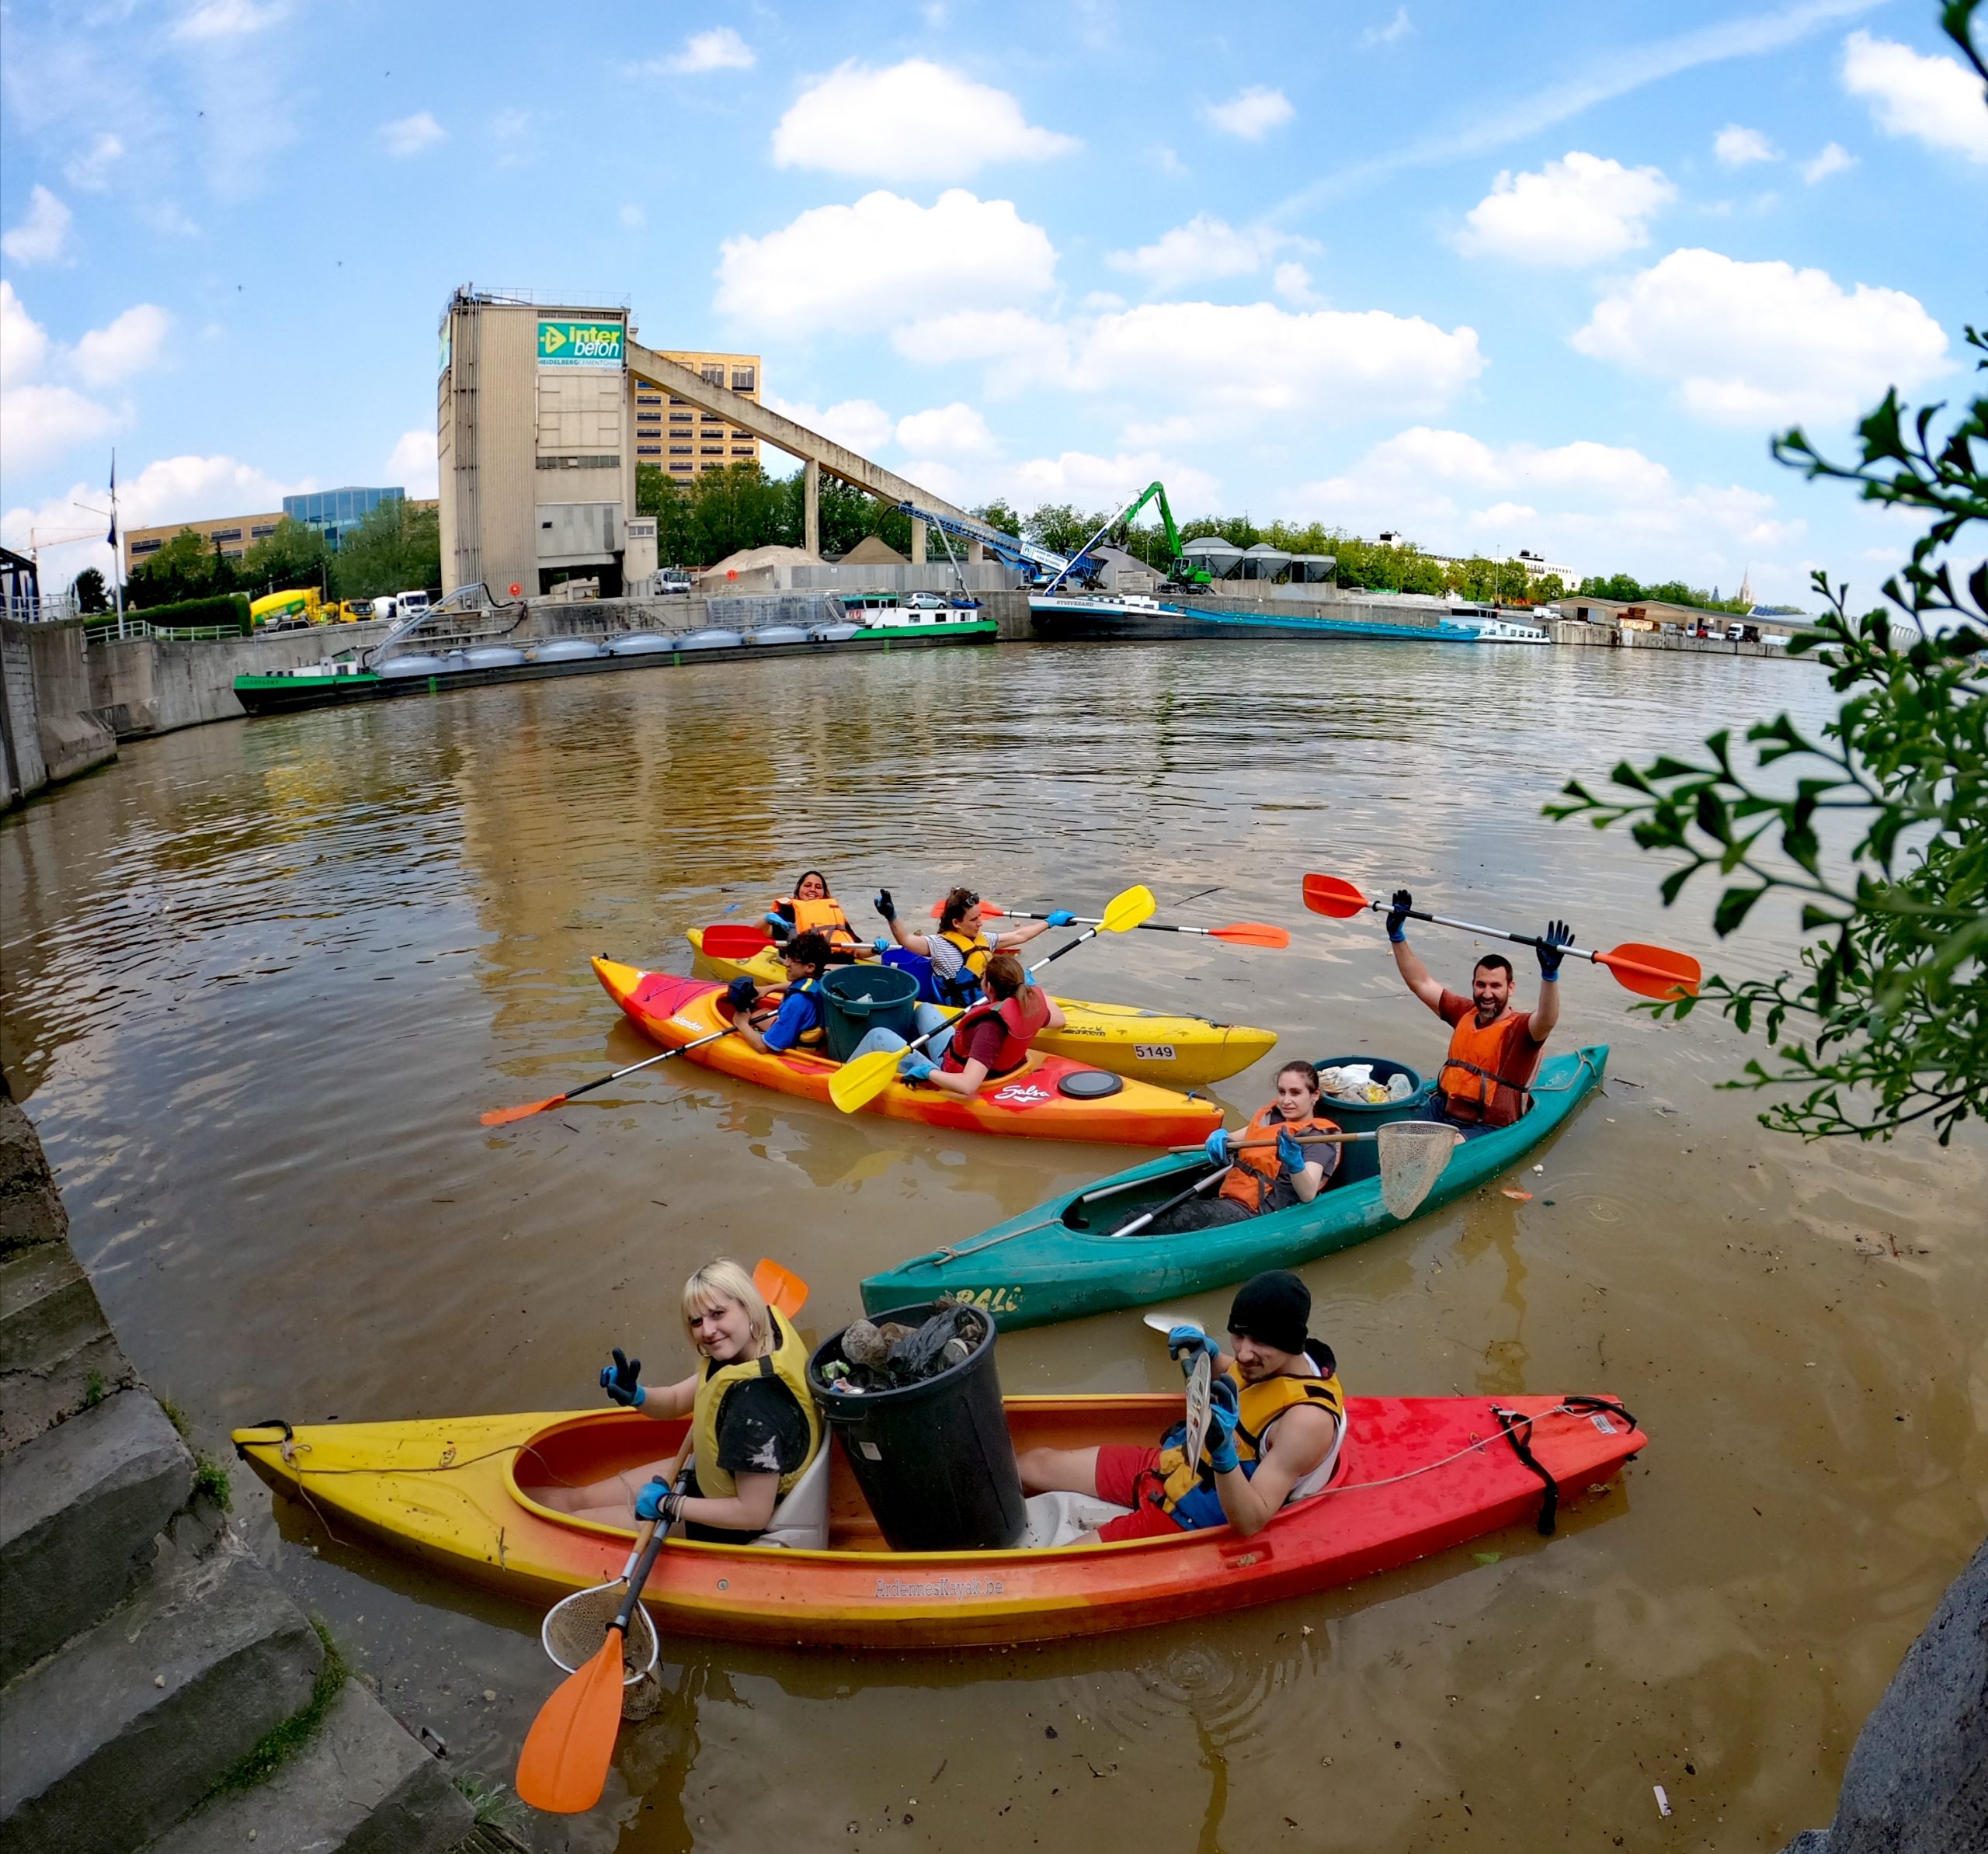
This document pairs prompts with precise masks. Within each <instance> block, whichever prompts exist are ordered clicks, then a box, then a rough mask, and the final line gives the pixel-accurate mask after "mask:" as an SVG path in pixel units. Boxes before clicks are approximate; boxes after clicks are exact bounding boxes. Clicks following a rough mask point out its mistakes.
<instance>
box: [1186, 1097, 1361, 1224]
mask: <svg viewBox="0 0 1988 1854" xmlns="http://www.w3.org/2000/svg"><path fill="white" fill-rule="evenodd" d="M1338 1131H1339V1127H1338V1126H1337V1124H1336V1123H1335V1122H1333V1121H1331V1120H1326V1119H1325V1118H1324V1117H1323V1116H1322V1115H1321V1114H1320V1113H1319V1071H1317V1070H1316V1069H1315V1068H1313V1067H1312V1064H1310V1063H1309V1062H1287V1063H1286V1064H1284V1067H1283V1068H1281V1069H1279V1070H1278V1071H1277V1099H1275V1100H1274V1101H1273V1102H1271V1103H1270V1106H1267V1107H1266V1108H1264V1109H1263V1111H1262V1112H1261V1113H1259V1114H1257V1115H1256V1117H1255V1119H1253V1120H1251V1121H1250V1123H1249V1125H1248V1126H1247V1127H1244V1128H1243V1130H1242V1131H1241V1132H1240V1133H1224V1132H1222V1131H1220V1130H1217V1131H1215V1132H1214V1133H1211V1134H1209V1135H1208V1157H1209V1158H1211V1160H1212V1161H1214V1162H1215V1164H1216V1165H1226V1166H1228V1167H1229V1172H1228V1173H1227V1175H1225V1177H1224V1178H1223V1179H1222V1189H1220V1190H1219V1191H1218V1192H1216V1193H1213V1194H1212V1195H1211V1196H1205V1197H1190V1198H1189V1199H1188V1200H1187V1202H1186V1203H1182V1204H1176V1205H1175V1206H1173V1209H1172V1210H1169V1211H1167V1212H1166V1214H1165V1215H1163V1216H1162V1217H1156V1218H1155V1219H1154V1220H1153V1221H1152V1224H1150V1225H1149V1228H1151V1229H1152V1231H1155V1232H1156V1233H1158V1234H1164V1235H1176V1234H1179V1233H1180V1231H1183V1230H1208V1229H1213V1228H1214V1227H1215V1226H1216V1225H1217V1224H1225V1223H1242V1222H1244V1221H1246V1220H1247V1219H1249V1217H1260V1216H1261V1215H1262V1214H1263V1213H1264V1212H1265V1211H1267V1210H1289V1209H1290V1208H1291V1206H1292V1205H1293V1204H1309V1203H1310V1202H1311V1201H1312V1199H1313V1198H1315V1197H1316V1196H1318V1195H1319V1193H1320V1192H1321V1191H1322V1190H1323V1189H1325V1188H1326V1181H1327V1180H1328V1179H1329V1178H1331V1176H1332V1175H1333V1172H1334V1171H1335V1170H1336V1168H1338V1165H1339V1148H1338V1147H1336V1146H1301V1145H1300V1144H1298V1136H1299V1135H1300V1134H1307V1133H1336V1132H1338Z"/></svg>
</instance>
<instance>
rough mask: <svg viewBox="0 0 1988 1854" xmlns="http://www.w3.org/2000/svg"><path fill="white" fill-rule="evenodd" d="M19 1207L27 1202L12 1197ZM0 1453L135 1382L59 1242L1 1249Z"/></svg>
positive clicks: (74, 1262)
mask: <svg viewBox="0 0 1988 1854" xmlns="http://www.w3.org/2000/svg"><path fill="white" fill-rule="evenodd" d="M29 1202H30V1200H26V1199H22V1198H16V1199H15V1200H12V1204H13V1207H14V1208H15V1209H16V1210H20V1209H21V1208H22V1207H23V1204H26V1203H29ZM0 1258H3V1259H0V1450H7V1449H16V1448H19V1446H21V1444H22V1443H26V1442H31V1441H33V1439H34V1438H35V1437H36V1436H39V1435H40V1434H41V1432H43V1430H44V1429H48V1428H50V1426H51V1425H54V1424H55V1423H58V1422H61V1420H62V1419H63V1418H64V1417H65V1416H73V1415H75V1414H76V1412H77V1411H79V1410H82V1409H85V1408H88V1406H89V1401H90V1399H91V1397H92V1396H93V1395H94V1396H97V1397H103V1396H105V1395H106V1394H108V1393H109V1392H111V1391H113V1390H123V1388H124V1387H126V1386H127V1385H128V1384H131V1383H133V1382H134V1376H133V1373H132V1370H131V1367H130V1363H129V1362H128V1361H127V1359H126V1358H125V1356H124V1354H123V1350H122V1349H120V1346H119V1345H118V1343H117V1341H116V1338H115V1337H114V1336H113V1335H112V1333H111V1330H110V1327H109V1323H108V1322H107V1321H106V1320H105V1318H104V1317H103V1308H102V1307H99V1305H98V1304H97V1298H96V1290H95V1289H94V1288H92V1286H90V1283H89V1276H87V1275H85V1273H84V1272H83V1271H82V1267H81V1266H80V1265H79V1264H78V1262H77V1260H76V1258H75V1256H74V1255H71V1253H70V1252H69V1245H68V1244H67V1243H66V1242H44V1243H41V1244H40V1245H36V1246H34V1247H32V1248H19V1249H15V1250H13V1251H12V1252H5V1251H4V1250H0Z"/></svg>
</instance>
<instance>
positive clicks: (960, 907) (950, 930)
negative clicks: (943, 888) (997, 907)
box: [876, 888, 1076, 1010]
mask: <svg viewBox="0 0 1988 1854" xmlns="http://www.w3.org/2000/svg"><path fill="white" fill-rule="evenodd" d="M877 911H878V913H879V914H881V915H882V916H883V917H884V922H885V925H887V926H888V928H889V929H890V930H891V936H890V937H891V939H892V940H895V942H896V943H897V946H898V952H899V953H900V954H902V955H908V956H909V957H898V958H892V957H891V950H890V946H889V944H888V942H886V941H885V939H883V938H882V937H881V936H878V940H877V943H876V945H877V950H878V952H879V953H883V954H884V955H885V958H886V960H887V961H888V963H890V964H891V965H895V966H901V967H902V968H903V969H904V970H906V971H908V972H910V973H911V974H912V975H913V976H914V977H916V979H917V980H918V988H919V997H921V998H925V999H927V1000H928V1001H929V1002H932V1003H934V1004H942V1005H951V1006H952V1008H953V1009H955V1010H958V1009H959V1008H960V1007H961V1005H972V1004H974V1003H975V1002H977V1001H978V998H979V996H980V976H981V974H982V973H983V972H985V970H987V962H988V961H989V960H990V959H992V957H994V955H995V953H997V952H1009V953H1012V952H1013V951H1014V950H1015V949H1016V948H1017V946H1026V945H1027V943H1029V942H1030V940H1032V939H1034V938H1035V936H1037V934H1039V933H1045V932H1048V930H1049V929H1051V927H1068V926H1069V925H1071V924H1072V922H1074V921H1075V920H1076V915H1073V914H1072V913H1071V911H1069V909H1068V908H1057V909H1055V910H1054V911H1052V912H1051V913H1050V914H1048V915H1045V916H1044V918H1042V919H1041V920H1039V921H1021V922H1017V924H1016V925H1014V926H1013V927H1004V928H1003V929H1002V930H1001V931H1000V932H999V933H989V932H988V931H987V930H986V928H985V925H983V923H982V910H981V904H980V897H979V896H978V894H975V892H974V891H972V890H971V889H970V888H955V889H952V890H950V891H948V892H947V896H946V898H945V900H944V901H942V902H941V903H940V905H939V926H938V930H937V932H933V933H913V932H912V931H911V929H909V928H908V927H906V926H905V924H904V923H903V922H902V921H900V920H899V919H898V910H897V904H896V903H895V901H892V900H891V891H889V890H888V888H887V889H885V890H884V891H882V892H881V894H878V897H877Z"/></svg>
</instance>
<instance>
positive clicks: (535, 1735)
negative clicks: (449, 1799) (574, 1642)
mask: <svg viewBox="0 0 1988 1854" xmlns="http://www.w3.org/2000/svg"><path fill="white" fill-rule="evenodd" d="M621 1647H622V1638H621V1631H620V1630H619V1629H610V1630H608V1631H607V1639H606V1640H605V1641H604V1642H603V1643H602V1644H601V1647H600V1653H599V1654H596V1655H595V1657H594V1658H593V1660H591V1661H589V1662H588V1663H587V1664H586V1666H585V1667H583V1668H581V1669H580V1671H579V1672H578V1673H577V1674H568V1675H567V1676H566V1678H565V1679H564V1680H563V1681H561V1682H560V1683H559V1686H558V1690H557V1691H556V1692H555V1693H554V1694H553V1696H552V1697H551V1699H548V1700H547V1701H546V1703H544V1706H540V1708H539V1713H538V1717H537V1718H536V1719H534V1720H532V1722H531V1730H530V1731H529V1732H527V1734H525V1743H524V1749H523V1751H521V1752H519V1754H518V1778H517V1790H518V1794H519V1795H520V1796H521V1797H523V1799H524V1800H526V1801H527V1802H528V1803H529V1804H531V1806H532V1807H533V1808H534V1809H543V1810H544V1811H547V1814H553V1815H579V1814H582V1813H583V1812H584V1811H586V1810H589V1809H591V1808H592V1807H593V1806H594V1804H596V1803H597V1802H599V1801H600V1793H601V1791H602V1790H604V1789H606V1786H607V1766H608V1765H609V1764H610V1762H612V1761H613V1756H614V1739H615V1735H616V1734H617V1733H618V1732H619V1731H620V1729H621Z"/></svg>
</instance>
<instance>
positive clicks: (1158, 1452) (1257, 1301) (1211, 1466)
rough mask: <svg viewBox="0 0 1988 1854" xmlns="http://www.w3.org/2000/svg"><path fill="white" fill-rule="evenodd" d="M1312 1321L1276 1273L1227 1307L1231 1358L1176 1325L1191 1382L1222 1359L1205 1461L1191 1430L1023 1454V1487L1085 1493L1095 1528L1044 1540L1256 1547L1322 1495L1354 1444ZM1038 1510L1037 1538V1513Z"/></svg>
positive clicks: (1308, 1296) (1286, 1277) (1292, 1279)
mask: <svg viewBox="0 0 1988 1854" xmlns="http://www.w3.org/2000/svg"><path fill="white" fill-rule="evenodd" d="M1311 1314H1312V1293H1311V1290H1310V1289H1309V1288H1308V1287H1306V1286H1305V1283H1303V1282H1302V1281H1301V1280H1299V1279H1298V1277H1297V1276H1295V1275H1294V1274H1291V1272H1288V1270H1286V1269H1271V1270H1270V1271H1269V1272H1267V1273H1265V1274H1261V1275H1258V1276H1256V1277H1255V1279H1253V1280H1249V1281H1246V1282H1244V1283H1243V1285H1242V1286H1241V1287H1239V1289H1237V1290H1236V1299H1235V1302H1234V1304H1232V1306H1231V1307H1230V1308H1229V1337H1230V1338H1231V1339H1232V1341H1233V1349H1232V1350H1231V1351H1229V1352H1224V1351H1222V1350H1220V1349H1218V1347H1217V1346H1216V1345H1215V1342H1213V1341H1212V1340H1211V1339H1210V1338H1209V1337H1208V1335H1207V1334H1206V1333H1204V1332H1203V1331H1201V1328H1199V1327H1198V1326H1190V1325H1180V1326H1176V1327H1175V1328H1173V1331H1171V1332H1170V1333H1169V1334H1168V1335H1166V1345H1167V1349H1168V1350H1169V1351H1170V1352H1172V1353H1173V1356H1174V1357H1175V1358H1176V1359H1178V1360H1179V1361H1180V1368H1181V1370H1183V1372H1186V1373H1192V1371H1193V1370H1194V1361H1195V1360H1196V1359H1197V1358H1198V1357H1199V1356H1201V1353H1203V1352H1209V1353H1211V1354H1212V1355H1213V1363H1214V1366H1215V1376H1214V1379H1213V1383H1212V1391H1213V1394H1212V1396H1211V1399H1210V1402H1209V1414H1208V1434H1207V1436H1206V1438H1205V1439H1204V1443H1203V1444H1202V1450H1201V1461H1200V1462H1199V1463H1190V1462H1189V1461H1188V1460H1187V1456H1186V1453H1185V1451H1184V1450H1183V1446H1182V1443H1183V1439H1184V1436H1185V1429H1184V1425H1183V1426H1181V1427H1180V1428H1176V1429H1173V1430H1172V1431H1170V1432H1169V1433H1168V1434H1167V1435H1166V1436H1163V1438H1162V1439H1161V1440H1160V1442H1159V1444H1158V1446H1155V1447H1152V1448H1142V1447H1139V1446H1136V1445H1134V1444H1130V1443H1107V1445H1106V1446H1103V1447H1102V1448H1095V1449H1024V1450H1022V1451H1021V1452H1020V1454H1018V1455H1017V1456H1016V1457H1015V1462H1016V1465H1017V1467H1018V1468H1020V1470H1021V1480H1022V1486H1023V1488H1024V1491H1026V1492H1027V1493H1029V1494H1031V1495H1041V1494H1056V1495H1063V1496H1069V1495H1076V1496H1078V1497H1079V1501H1080V1502H1081V1504H1080V1505H1079V1506H1078V1508H1077V1509H1076V1515H1077V1517H1078V1519H1079V1520H1080V1521H1081V1522H1085V1523H1088V1524H1090V1525H1091V1526H1093V1528H1094V1529H1092V1530H1089V1531H1086V1532H1083V1533H1080V1534H1079V1535H1078V1536H1074V1537H1067V1538H1066V1537H1055V1538H1054V1539H1053V1540H1042V1541H1041V1542H1054V1543H1059V1544H1092V1543H1098V1542H1100V1541H1102V1542H1104V1543H1111V1542H1113V1541H1114V1540H1120V1539H1149V1538H1163V1537H1166V1536H1168V1535H1169V1534H1170V1533H1175V1532H1181V1531H1197V1530H1199V1529H1201V1528H1202V1527H1204V1526H1222V1525H1229V1526H1234V1527H1235V1528H1236V1530H1237V1531H1238V1532H1239V1533H1242V1534H1243V1536H1244V1537H1248V1536H1249V1535H1250V1534H1251V1533H1258V1532H1261V1531H1262V1530H1263V1528H1264V1527H1265V1526H1267V1525H1268V1524H1269V1523H1270V1521H1271V1520H1272V1519H1274V1518H1275V1517H1276V1515H1277V1512H1278V1510H1279V1509H1281V1508H1282V1507H1284V1506H1287V1505H1290V1504H1291V1502H1293V1501H1296V1500H1303V1499H1305V1498H1309V1496H1310V1495H1313V1494H1315V1493H1318V1492H1319V1491H1321V1490H1322V1489H1323V1488H1324V1487H1325V1486H1326V1483H1327V1482H1328V1481H1330V1480H1331V1479H1332V1476H1333V1469H1334V1468H1335V1467H1336V1466H1337V1464H1338V1461H1339V1452H1340V1443H1342V1441H1343V1439H1345V1434H1346V1394H1345V1392H1344V1391H1343V1390H1342V1389H1341V1388H1340V1381H1339V1375H1338V1367H1337V1366H1336V1363H1334V1361H1333V1354H1332V1348H1331V1347H1330V1346H1329V1345H1326V1343H1325V1342H1323V1341H1322V1340H1320V1339H1315V1338H1311V1337H1309V1335H1308V1334H1307V1332H1306V1331H1305V1327H1306V1325H1307V1323H1308V1321H1309V1320H1310V1318H1311ZM1030 1505H1031V1509H1032V1510H1031V1512H1030V1532H1031V1535H1032V1536H1034V1534H1035V1533H1036V1530H1037V1516H1038V1515H1037V1513H1036V1512H1034V1510H1033V1508H1034V1502H1030ZM1106 1509H1117V1512H1116V1514H1115V1516H1112V1515H1109V1514H1108V1513H1107V1510H1106Z"/></svg>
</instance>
